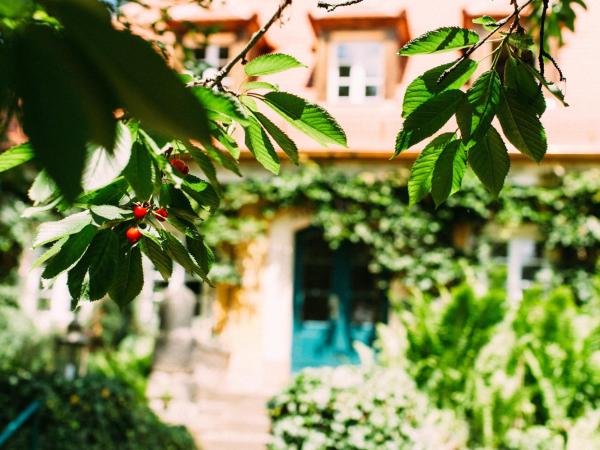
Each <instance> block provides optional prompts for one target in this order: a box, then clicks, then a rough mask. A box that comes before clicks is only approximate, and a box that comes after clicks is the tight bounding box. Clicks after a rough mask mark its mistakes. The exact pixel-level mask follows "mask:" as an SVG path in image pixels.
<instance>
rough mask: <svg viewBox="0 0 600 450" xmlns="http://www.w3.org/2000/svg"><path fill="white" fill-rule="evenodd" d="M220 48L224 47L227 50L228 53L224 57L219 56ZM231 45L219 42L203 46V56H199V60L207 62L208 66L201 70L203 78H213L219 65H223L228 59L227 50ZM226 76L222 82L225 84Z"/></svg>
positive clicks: (219, 67)
mask: <svg viewBox="0 0 600 450" xmlns="http://www.w3.org/2000/svg"><path fill="white" fill-rule="evenodd" d="M222 48H226V49H227V50H228V54H227V57H226V58H221V56H220V51H221V49H222ZM230 50H231V47H230V46H228V45H219V44H208V45H206V46H204V58H199V60H200V61H202V62H204V63H206V64H208V65H209V66H210V67H208V68H206V69H205V70H204V71H203V72H202V78H203V79H210V78H214V77H215V76H216V75H217V73H218V72H219V70H220V69H221V67H223V66H225V65H226V64H227V62H228V61H229V51H230ZM228 79H229V77H227V78H226V79H225V80H224V83H225V84H227V80H228Z"/></svg>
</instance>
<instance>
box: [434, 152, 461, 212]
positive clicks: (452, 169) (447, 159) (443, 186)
mask: <svg viewBox="0 0 600 450" xmlns="http://www.w3.org/2000/svg"><path fill="white" fill-rule="evenodd" d="M466 168H467V148H466V147H465V146H464V145H463V144H462V142H461V141H451V142H449V143H448V144H447V145H446V147H444V149H443V150H442V152H441V153H440V156H439V157H438V160H437V162H436V163H435V167H434V169H433V174H432V177H431V195H432V197H433V201H434V202H435V205H436V206H440V205H441V204H442V203H444V202H445V201H446V199H447V198H448V197H449V196H450V195H451V194H453V193H454V192H456V191H458V190H459V189H460V185H461V183H462V179H463V176H464V174H465V170H466Z"/></svg>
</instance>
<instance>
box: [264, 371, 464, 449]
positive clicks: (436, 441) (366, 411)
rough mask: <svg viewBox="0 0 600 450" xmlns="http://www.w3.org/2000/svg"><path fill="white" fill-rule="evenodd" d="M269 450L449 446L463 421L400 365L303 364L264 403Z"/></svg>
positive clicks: (460, 439) (456, 443)
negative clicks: (268, 421)
mask: <svg viewBox="0 0 600 450" xmlns="http://www.w3.org/2000/svg"><path fill="white" fill-rule="evenodd" d="M269 412H270V415H271V418H272V421H273V428H272V434H273V439H272V442H271V444H270V446H269V448H270V449H271V450H294V449H297V450H300V449H302V450H330V449H331V450H333V449H335V450H337V449H345V450H370V449H373V450H375V449H377V450H385V449H389V450H403V449H406V450H409V449H410V450H454V449H460V448H464V446H465V444H466V439H467V429H466V424H465V423H464V422H461V421H460V420H457V419H456V417H455V416H454V414H453V413H452V412H450V411H444V410H440V409H436V408H432V407H431V406H430V404H429V402H428V400H427V398H426V397H425V396H424V395H423V394H422V393H420V392H419V391H418V390H417V388H416V385H415V383H414V382H413V380H412V379H411V378H410V377H408V375H407V374H406V373H405V372H404V371H403V370H400V369H384V368H378V367H372V368H369V367H354V366H341V367H337V368H322V369H306V370H304V371H303V372H301V373H300V374H299V375H298V376H297V377H296V378H295V379H294V381H293V382H292V385H291V386H290V387H289V388H287V389H286V390H285V391H284V392H282V393H281V394H279V395H278V396H276V397H275V398H273V399H272V400H271V402H270V404H269Z"/></svg>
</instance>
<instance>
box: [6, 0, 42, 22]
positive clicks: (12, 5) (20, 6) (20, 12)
mask: <svg viewBox="0 0 600 450" xmlns="http://www.w3.org/2000/svg"><path fill="white" fill-rule="evenodd" d="M34 11H35V3H34V2H33V0H20V1H17V2H12V1H11V2H0V17H3V18H4V17H10V18H11V19H18V18H22V17H26V16H29V15H31V14H32V13H33V12H34Z"/></svg>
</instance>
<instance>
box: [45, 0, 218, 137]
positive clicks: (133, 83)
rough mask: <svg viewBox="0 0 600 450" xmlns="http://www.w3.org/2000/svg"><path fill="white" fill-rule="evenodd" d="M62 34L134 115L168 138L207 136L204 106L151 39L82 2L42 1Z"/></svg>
mask: <svg viewBox="0 0 600 450" xmlns="http://www.w3.org/2000/svg"><path fill="white" fill-rule="evenodd" d="M44 3H45V5H46V6H47V8H48V9H49V10H50V12H51V13H53V14H54V15H56V16H57V17H58V19H59V20H60V22H61V24H62V25H63V26H64V29H65V32H66V33H67V34H68V35H69V36H70V38H71V39H72V40H73V41H74V42H75V43H76V44H77V45H78V46H79V47H80V48H81V51H82V53H84V54H85V55H86V57H87V58H89V60H90V61H92V62H93V64H94V65H95V66H96V68H97V71H98V73H99V74H101V76H102V77H103V78H104V79H105V80H106V81H107V82H108V83H110V86H111V87H112V89H113V91H114V93H115V94H116V97H117V98H118V99H119V100H120V102H121V104H122V105H123V106H124V107H125V108H126V109H127V110H128V111H129V112H130V113H132V115H133V116H135V117H137V118H139V119H140V120H141V121H142V123H144V124H145V125H147V126H149V127H150V128H152V129H154V130H155V131H157V132H159V133H163V134H165V135H167V136H173V137H179V138H185V139H197V140H199V141H207V140H209V124H208V118H207V114H206V110H205V109H204V107H203V106H202V104H201V103H200V102H199V101H198V100H197V98H196V97H195V96H194V94H193V93H192V92H191V91H190V90H189V89H187V88H186V87H185V85H184V84H183V82H182V81H181V79H180V78H179V77H178V76H177V74H176V73H175V72H174V71H173V70H171V69H170V68H169V67H168V66H167V64H166V63H165V61H164V60H163V59H162V58H161V56H160V55H159V54H158V52H156V51H155V50H154V49H153V48H152V46H151V45H150V43H149V42H147V41H145V40H144V39H143V38H141V37H139V36H136V35H133V34H131V32H130V31H128V30H116V29H115V28H113V26H112V24H111V21H110V20H108V21H107V20H106V19H105V18H104V17H103V16H101V15H100V14H98V13H97V12H96V11H93V10H92V8H90V3H89V2H82V1H80V0H46V1H45V2H44Z"/></svg>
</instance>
